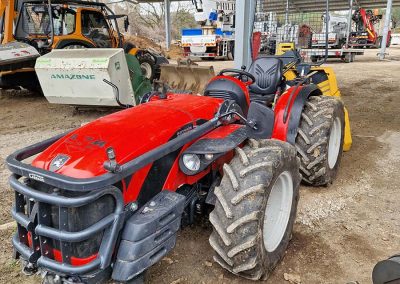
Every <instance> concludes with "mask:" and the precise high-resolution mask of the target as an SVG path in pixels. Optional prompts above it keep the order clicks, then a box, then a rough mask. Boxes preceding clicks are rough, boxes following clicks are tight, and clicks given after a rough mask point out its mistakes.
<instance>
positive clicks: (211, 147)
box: [179, 124, 247, 176]
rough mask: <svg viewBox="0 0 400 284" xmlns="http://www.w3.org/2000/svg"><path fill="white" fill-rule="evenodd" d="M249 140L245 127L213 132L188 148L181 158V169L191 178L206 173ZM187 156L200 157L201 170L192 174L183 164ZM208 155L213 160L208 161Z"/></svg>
mask: <svg viewBox="0 0 400 284" xmlns="http://www.w3.org/2000/svg"><path fill="white" fill-rule="evenodd" d="M246 139H247V131H246V127H245V126H244V125H238V124H231V125H224V126H221V127H218V128H216V129H215V130H213V131H211V132H210V133H208V134H207V135H205V136H204V137H202V138H201V139H199V140H197V141H196V142H195V143H194V144H192V145H191V146H190V147H188V148H187V149H186V150H185V151H184V152H183V153H182V155H181V156H180V158H179V168H180V169H181V171H182V172H183V173H184V174H186V175H189V176H194V175H196V174H198V173H199V172H202V171H204V170H205V169H206V168H207V167H208V166H210V165H211V164H212V163H213V162H215V161H216V160H218V159H219V158H221V157H222V156H223V155H225V154H226V153H228V152H230V151H232V150H233V149H235V148H236V147H237V146H238V145H239V144H241V143H242V142H243V141H244V140H246ZM185 154H196V155H198V156H199V157H200V162H201V164H200V169H199V170H198V171H196V172H191V171H190V170H188V169H187V168H186V167H185V166H183V164H182V157H183V155H185ZM206 154H212V156H211V158H208V159H206V158H205V155H206Z"/></svg>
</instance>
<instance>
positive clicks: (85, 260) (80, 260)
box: [53, 249, 97, 266]
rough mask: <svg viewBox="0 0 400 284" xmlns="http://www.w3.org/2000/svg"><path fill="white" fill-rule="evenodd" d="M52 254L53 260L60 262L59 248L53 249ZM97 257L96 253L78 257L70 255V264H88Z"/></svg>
mask: <svg viewBox="0 0 400 284" xmlns="http://www.w3.org/2000/svg"><path fill="white" fill-rule="evenodd" d="M53 255H54V260H56V261H58V262H62V254H61V252H60V251H59V250H57V249H53ZM96 257H97V253H96V254H94V255H91V256H88V257H85V258H78V257H75V256H71V258H70V260H71V265H74V266H82V265H85V264H88V263H89V262H91V261H93V260H95V259H96Z"/></svg>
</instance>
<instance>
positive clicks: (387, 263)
mask: <svg viewBox="0 0 400 284" xmlns="http://www.w3.org/2000/svg"><path fill="white" fill-rule="evenodd" d="M372 281H373V283H374V284H385V283H388V284H389V283H390V284H392V283H393V284H395V283H400V254H399V255H395V256H392V257H391V258H389V259H387V260H383V261H380V262H378V263H377V264H376V265H375V267H374V270H373V272H372Z"/></svg>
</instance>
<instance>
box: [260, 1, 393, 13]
mask: <svg viewBox="0 0 400 284" xmlns="http://www.w3.org/2000/svg"><path fill="white" fill-rule="evenodd" d="M349 2H350V1H349V0H330V1H329V10H330V11H338V10H348V9H349V6H350V4H349ZM289 3H290V4H289V5H290V6H289V10H290V11H293V10H294V11H298V12H321V11H325V9H326V1H324V0H317V1H316V0H289ZM263 4H264V9H266V10H268V11H271V12H280V13H283V12H285V9H286V1H285V0H264V1H263ZM353 5H359V6H361V7H363V8H386V5H387V0H358V1H354V4H353ZM396 6H397V7H400V0H393V7H396Z"/></svg>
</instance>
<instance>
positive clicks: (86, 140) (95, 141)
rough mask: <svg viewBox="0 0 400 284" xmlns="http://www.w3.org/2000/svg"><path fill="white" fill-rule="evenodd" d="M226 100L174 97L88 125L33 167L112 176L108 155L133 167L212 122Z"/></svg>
mask: <svg viewBox="0 0 400 284" xmlns="http://www.w3.org/2000/svg"><path fill="white" fill-rule="evenodd" d="M221 103H222V100H220V99H215V98H210V97H201V96H194V95H169V96H168V98H167V99H160V100H156V101H152V102H149V103H146V104H142V105H139V106H137V107H134V108H131V109H128V110H123V111H120V112H117V113H114V114H111V115H107V116H105V117H102V118H99V119H97V120H95V121H93V122H91V123H88V124H86V125H85V126H82V127H80V128H78V129H76V130H74V131H72V132H70V133H68V134H67V135H66V136H64V137H63V138H61V139H60V140H58V141H57V142H55V143H54V144H52V145H51V146H50V147H48V148H47V149H46V150H45V151H43V152H42V153H41V154H40V155H39V156H37V157H36V158H35V160H34V161H33V162H32V165H33V166H34V167H38V168H42V169H45V170H49V171H53V172H57V173H59V174H63V175H66V176H70V177H75V178H90V177H94V176H99V175H101V174H104V173H106V170H105V169H104V167H103V163H104V162H105V161H107V160H108V157H107V154H106V149H107V148H109V147H112V148H113V149H114V152H115V155H116V160H117V162H118V163H119V164H124V163H126V162H128V161H131V160H132V159H134V158H137V157H139V156H140V155H142V154H144V153H146V152H148V151H150V150H153V149H155V148H156V147H158V146H160V145H162V144H164V143H166V142H168V141H169V140H171V139H173V138H175V137H176V136H179V135H181V134H183V133H184V132H186V131H188V130H190V129H192V128H193V126H194V125H196V124H198V123H201V121H204V120H209V119H211V118H212V117H213V116H214V115H215V113H216V112H217V111H218V108H219V106H220V104H221Z"/></svg>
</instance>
